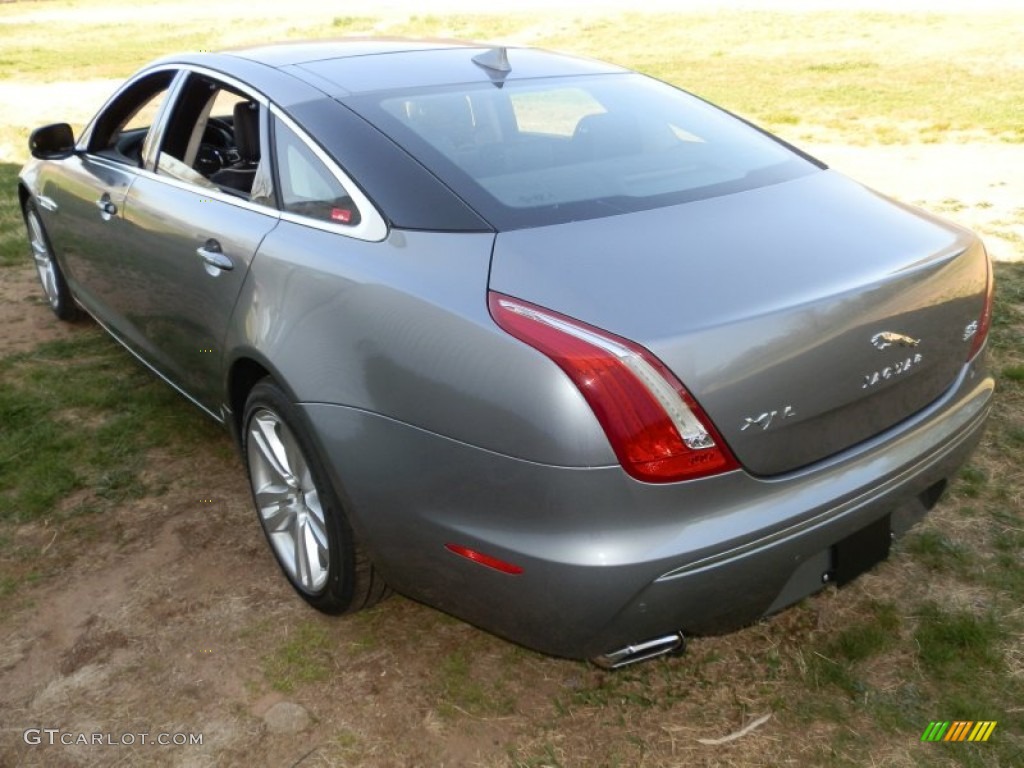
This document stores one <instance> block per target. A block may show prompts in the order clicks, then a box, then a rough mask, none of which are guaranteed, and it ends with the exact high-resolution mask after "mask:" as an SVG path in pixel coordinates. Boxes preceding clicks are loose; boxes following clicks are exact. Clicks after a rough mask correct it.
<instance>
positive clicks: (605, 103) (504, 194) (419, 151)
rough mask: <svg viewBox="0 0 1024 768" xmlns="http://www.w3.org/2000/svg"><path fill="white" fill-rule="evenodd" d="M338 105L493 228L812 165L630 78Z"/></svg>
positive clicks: (480, 88)
mask: <svg viewBox="0 0 1024 768" xmlns="http://www.w3.org/2000/svg"><path fill="white" fill-rule="evenodd" d="M345 103H346V104H348V105H349V106H351V107H352V108H353V109H355V110H356V111H357V112H359V113H360V114H362V115H363V116H364V117H365V118H366V119H368V120H369V121H370V122H372V123H373V124H375V125H376V126H377V127H378V128H380V129H381V130H382V131H383V132H384V133H386V134H388V135H389V136H391V138H393V139H394V140H395V141H397V142H398V143H399V144H400V145H402V146H404V147H405V148H406V149H407V150H408V151H409V152H410V153H411V154H413V155H414V156H415V157H417V158H418V159H419V160H420V161H421V162H423V163H424V165H426V166H427V167H428V168H429V169H430V170H431V171H433V172H434V173H435V174H436V175H437V176H438V177H439V178H440V179H441V180H442V181H444V182H445V183H446V184H448V185H449V186H450V187H452V189H454V190H455V192H457V193H458V194H459V195H461V196H462V197H463V198H464V199H465V200H466V202H468V203H469V204H470V205H471V206H473V207H474V208H475V209H476V210H477V211H478V212H479V213H480V214H481V215H482V216H484V218H486V219H488V220H489V221H490V222H491V223H492V224H493V225H494V226H496V227H497V228H498V229H515V228H520V227H527V226H541V225H544V224H555V223H561V222H565V221H572V220H576V219H588V218H596V217H599V216H608V215H612V214H616V213H625V212H627V211H637V210H644V209H648V208H656V207H660V206H665V205H674V204H677V203H680V202H686V201H690V200H699V199H702V198H707V197H714V196H716V195H723V194H730V193H732V192H739V191H742V190H746V189H752V188H754V187H759V186H764V185H767V184H773V183H777V182H780V181H785V180H788V179H792V178H796V177H797V176H802V175H804V174H807V173H811V172H813V171H814V170H815V169H816V166H815V165H813V164H812V163H811V162H809V161H807V160H805V159H803V158H802V157H801V156H799V155H798V154H796V153H795V152H793V151H792V150H790V149H788V148H786V147H785V146H783V145H782V144H780V143H778V142H777V141H775V140H773V139H771V138H769V137H768V136H765V135H764V134H762V133H761V132H760V131H757V130H756V129H754V128H751V127H750V126H748V125H746V124H745V123H743V122H742V121H740V120H738V119H737V118H735V117H732V116H730V115H728V114H726V113H725V112H722V111H721V110H719V109H716V108H714V107H712V106H710V105H709V104H707V103H706V102H704V101H701V100H700V99H698V98H696V97H694V96H691V95H689V94H687V93H685V92H683V91H680V90H678V89H676V88H673V87H671V86H669V85H666V84H664V83H661V82H659V81H656V80H652V79H650V78H647V77H644V76H642V75H636V74H613V75H598V76H584V77H571V78H550V79H535V80H518V81H517V80H509V81H508V82H505V83H503V84H500V87H499V84H484V85H470V86H459V87H457V88H450V87H449V88H443V89H438V88H431V89H417V90H412V91H408V92H395V91H389V92H386V93H375V94H368V95H362V96H358V97H351V98H349V99H346V100H345Z"/></svg>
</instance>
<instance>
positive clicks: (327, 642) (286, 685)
mask: <svg viewBox="0 0 1024 768" xmlns="http://www.w3.org/2000/svg"><path fill="white" fill-rule="evenodd" d="M333 652H334V643H333V640H332V639H331V635H330V633H329V632H328V631H327V629H326V628H325V627H324V626H323V624H322V623H321V622H316V621H306V622H303V623H301V624H299V625H298V626H297V627H295V628H294V629H293V631H292V632H290V633H289V636H288V639H287V640H285V641H284V642H283V643H282V644H281V645H279V646H278V647H277V648H275V649H274V651H273V652H272V653H270V654H268V655H267V656H265V657H264V659H263V675H264V677H265V678H266V680H267V682H268V683H269V684H270V687H271V688H273V689H274V690H276V691H281V692H282V693H292V692H293V691H295V689H296V688H297V687H298V686H301V685H303V684H307V683H317V682H322V681H324V680H326V679H327V677H328V676H329V674H330V671H331V669H332V667H333V666H334V665H333V662H332V657H333Z"/></svg>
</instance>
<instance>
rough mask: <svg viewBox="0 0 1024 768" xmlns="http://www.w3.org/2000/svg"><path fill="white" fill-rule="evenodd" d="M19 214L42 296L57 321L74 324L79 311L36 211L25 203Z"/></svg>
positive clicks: (33, 205)
mask: <svg viewBox="0 0 1024 768" xmlns="http://www.w3.org/2000/svg"><path fill="white" fill-rule="evenodd" d="M23 213H24V215H25V228H26V229H27V230H28V243H29V246H30V247H31V248H32V260H33V261H34V263H35V268H36V274H38V275H39V282H40V284H41V285H42V287H43V295H44V296H45V297H46V301H47V303H48V304H49V305H50V309H52V310H53V314H55V315H56V316H57V318H58V319H60V320H64V321H67V322H70V321H72V320H75V319H77V318H78V317H79V315H80V311H79V309H78V306H77V305H76V304H75V300H74V298H73V297H72V296H71V291H70V290H69V289H68V284H67V281H66V280H65V279H64V273H63V272H62V271H61V268H60V264H58V263H57V256H56V255H55V254H54V252H53V246H52V245H50V238H49V237H48V236H47V234H46V229H45V227H43V220H42V219H41V218H40V217H39V209H38V208H36V204H35V203H34V202H33V201H31V200H29V201H28V202H27V203H25V209H24V211H23Z"/></svg>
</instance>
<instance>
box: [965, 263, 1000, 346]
mask: <svg viewBox="0 0 1024 768" xmlns="http://www.w3.org/2000/svg"><path fill="white" fill-rule="evenodd" d="M985 270H986V273H985V274H986V279H987V281H988V284H987V286H986V288H985V304H984V306H983V307H982V308H981V315H980V316H979V317H978V321H977V327H976V328H975V331H974V336H973V337H972V339H971V350H970V352H968V353H967V360H968V361H970V360H973V359H974V358H975V356H976V355H977V354H978V353H979V352H980V351H981V348H982V347H983V346H985V339H987V338H988V329H989V328H991V327H992V304H993V301H994V299H995V288H996V281H995V278H994V277H993V275H992V262H991V260H990V259H989V258H988V257H987V256H986V257H985Z"/></svg>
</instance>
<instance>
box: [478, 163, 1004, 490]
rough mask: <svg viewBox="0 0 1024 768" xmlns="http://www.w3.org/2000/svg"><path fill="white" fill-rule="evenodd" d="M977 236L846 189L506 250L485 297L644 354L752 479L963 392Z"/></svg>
mask: <svg viewBox="0 0 1024 768" xmlns="http://www.w3.org/2000/svg"><path fill="white" fill-rule="evenodd" d="M986 260H987V256H985V254H984V250H983V249H982V248H981V247H980V246H979V245H978V244H977V241H976V240H975V238H974V237H973V235H971V234H970V233H969V232H968V231H966V230H963V229H961V228H959V227H956V226H955V225H952V224H949V223H946V222H943V221H942V220H940V219H937V218H934V217H931V216H929V215H927V214H924V213H923V212H920V211H917V210H915V209H911V208H909V207H906V206H902V205H900V204H898V203H894V202H893V201H890V200H888V199H886V198H884V197H882V196H880V195H878V194H876V193H874V192H872V191H870V190H868V189H866V188H864V187H862V186H860V185H859V184H856V183H854V182H852V181H850V180H848V179H846V178H844V177H842V176H841V175H839V174H837V173H834V172H831V171H822V172H820V173H814V174H811V175H809V176H805V177H802V178H799V179H796V180H792V181H788V182H785V183H782V184H777V185H773V186H769V187H762V188H758V189H754V190H749V191H746V192H740V193H736V194H732V195H724V196H720V197H715V198H710V199H707V200H702V201H697V202H692V203H687V204H683V205H678V206H672V207H666V208H658V209H653V210H648V211H642V212H636V213H629V214H623V215H619V216H612V217H607V218H602V219H591V220H587V221H577V222H571V223H569V224H561V225H557V226H552V227H540V228H534V229H523V230H514V231H509V232H502V233H500V234H499V235H498V237H497V239H496V241H495V249H494V256H493V263H492V271H491V284H490V287H491V288H492V289H493V290H495V291H500V292H502V293H505V294H508V295H510V296H516V297H518V298H521V299H525V300H527V301H530V302H533V303H535V304H539V305H541V306H545V307H548V308H550V309H553V310H556V311H558V312H561V313H563V314H565V315H568V316H570V317H574V318H576V319H579V320H582V321H584V322H586V323H590V324H592V325H594V326H597V327H599V328H603V329H605V330H607V331H609V332H611V333H614V334H618V335H620V336H624V337H626V338H628V339H631V340H633V341H636V342H638V343H640V344H642V345H644V346H645V347H647V348H648V349H650V350H651V351H652V352H653V353H654V354H655V355H656V356H657V357H659V358H660V359H661V360H662V361H663V362H664V363H665V364H666V365H667V366H668V367H669V368H670V369H671V370H672V371H673V373H675V374H676V375H677V376H678V377H679V378H680V380H681V381H682V382H683V384H684V385H685V386H686V387H687V389H688V390H689V391H690V392H691V393H692V395H693V396H694V398H695V399H696V400H697V402H698V403H699V404H700V405H701V406H702V407H703V409H704V410H705V411H706V413H707V414H708V416H709V417H710V418H711V420H712V421H713V422H714V424H715V426H716V427H717V429H718V430H719V431H720V433H721V435H722V437H723V438H724V439H725V441H726V442H727V443H728V444H729V447H730V448H731V449H732V451H733V453H734V454H735V455H736V457H737V459H738V460H739V461H740V462H741V463H742V464H743V465H744V466H745V467H746V469H747V470H749V471H750V472H752V473H754V474H759V475H774V474H779V473H783V472H787V471H791V470H794V469H797V468H800V467H802V466H805V465H808V464H811V463H813V462H815V461H819V460H821V459H823V458H825V457H828V456H830V455H833V454H836V453H838V452H841V451H843V450H845V449H847V448H849V447H851V446H854V445H856V444H858V443H860V442H862V441H864V440H866V439H868V438H870V437H872V436H874V435H877V434H878V433H880V432H883V431H884V430H886V429H888V428H890V427H892V426H894V425H896V424H898V423H899V422H900V421H902V420H904V419H906V418H908V417H910V416H911V415H913V414H914V413H916V412H918V411H919V410H921V409H922V408H924V407H926V406H927V405H928V404H929V403H931V402H933V401H934V400H936V399H937V398H938V397H940V396H941V395H942V393H943V392H945V391H946V390H947V389H948V388H949V387H950V385H951V384H952V383H953V382H954V381H955V379H956V378H957V376H958V374H959V372H960V371H961V369H962V367H963V364H964V362H965V359H966V355H967V352H968V349H969V348H970V338H969V337H970V331H971V324H972V323H974V322H976V321H977V320H978V318H979V315H980V313H981V310H982V305H983V302H984V291H985V280H986V269H987V266H986Z"/></svg>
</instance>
